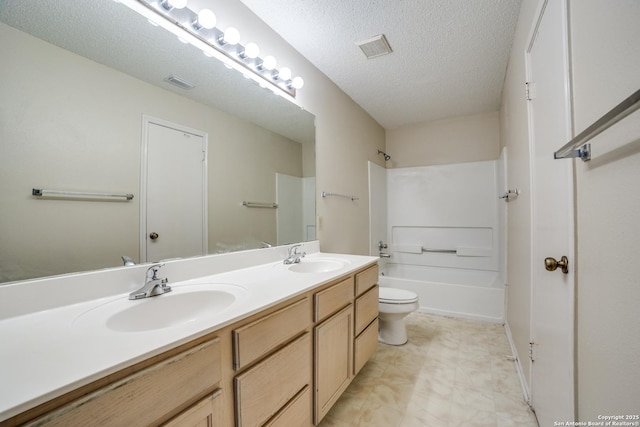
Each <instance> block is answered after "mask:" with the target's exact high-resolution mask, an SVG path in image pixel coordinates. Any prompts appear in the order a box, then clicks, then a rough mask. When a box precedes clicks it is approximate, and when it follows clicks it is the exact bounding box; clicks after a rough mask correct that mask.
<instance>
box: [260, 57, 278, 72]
mask: <svg viewBox="0 0 640 427" xmlns="http://www.w3.org/2000/svg"><path fill="white" fill-rule="evenodd" d="M276 65H277V62H276V58H274V57H273V56H271V55H269V56H265V58H264V60H263V61H262V67H263V68H265V69H267V70H273V69H274V68H276Z"/></svg>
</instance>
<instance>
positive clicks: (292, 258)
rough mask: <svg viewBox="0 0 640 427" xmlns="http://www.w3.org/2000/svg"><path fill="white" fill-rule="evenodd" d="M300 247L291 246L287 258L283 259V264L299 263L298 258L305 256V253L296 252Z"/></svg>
mask: <svg viewBox="0 0 640 427" xmlns="http://www.w3.org/2000/svg"><path fill="white" fill-rule="evenodd" d="M300 246H302V245H293V246H291V247H290V248H289V256H288V257H287V258H285V260H284V261H282V262H283V264H297V263H299V262H300V258H304V256H305V255H307V253H306V252H298V248H299V247H300Z"/></svg>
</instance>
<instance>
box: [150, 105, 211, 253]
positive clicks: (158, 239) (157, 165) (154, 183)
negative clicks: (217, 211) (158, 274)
mask: <svg viewBox="0 0 640 427" xmlns="http://www.w3.org/2000/svg"><path fill="white" fill-rule="evenodd" d="M144 130H145V132H144V135H143V160H142V163H143V167H142V171H143V175H142V180H141V181H142V191H141V193H142V197H143V198H142V204H143V206H142V209H141V223H142V224H141V234H142V235H141V239H142V242H141V252H142V253H141V257H140V259H141V260H142V261H143V262H144V261H160V260H163V259H169V258H182V257H190V256H196V255H204V254H206V253H207V197H206V194H207V193H206V166H207V162H206V158H207V157H206V151H207V138H206V134H203V133H201V132H198V131H195V130H192V129H187V128H182V127H180V126H178V125H175V124H172V123H168V122H164V121H161V120H157V119H151V118H148V117H145V123H144Z"/></svg>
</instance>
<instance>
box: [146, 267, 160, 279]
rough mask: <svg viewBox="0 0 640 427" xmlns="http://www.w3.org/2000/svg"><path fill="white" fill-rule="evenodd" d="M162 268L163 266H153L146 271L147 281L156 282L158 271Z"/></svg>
mask: <svg viewBox="0 0 640 427" xmlns="http://www.w3.org/2000/svg"><path fill="white" fill-rule="evenodd" d="M162 267H164V264H154V265H152V266H151V267H149V268H148V269H147V279H149V280H158V276H156V274H158V270H160V269H161V268H162Z"/></svg>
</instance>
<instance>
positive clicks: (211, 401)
mask: <svg viewBox="0 0 640 427" xmlns="http://www.w3.org/2000/svg"><path fill="white" fill-rule="evenodd" d="M222 411H223V406H222V390H221V389H218V390H216V391H215V392H214V393H213V394H212V395H210V396H208V397H206V398H204V399H202V400H201V401H199V402H198V403H196V404H194V405H192V406H191V407H190V408H189V409H187V410H186V411H183V412H182V413H180V414H179V415H178V416H176V417H175V418H173V419H171V421H169V422H168V423H166V424H162V427H191V426H193V427H217V426H222V424H223V417H222Z"/></svg>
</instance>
